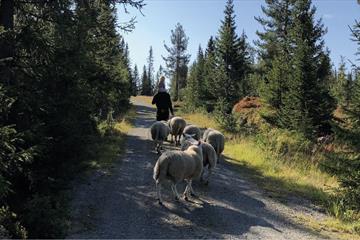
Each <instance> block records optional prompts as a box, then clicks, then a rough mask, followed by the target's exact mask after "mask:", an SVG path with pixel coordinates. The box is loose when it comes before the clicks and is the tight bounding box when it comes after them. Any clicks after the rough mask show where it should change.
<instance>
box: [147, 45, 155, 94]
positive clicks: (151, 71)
mask: <svg viewBox="0 0 360 240" xmlns="http://www.w3.org/2000/svg"><path fill="white" fill-rule="evenodd" d="M147 62H148V66H147V74H148V76H147V81H148V82H149V83H148V84H149V85H150V90H148V91H149V92H148V94H147V95H152V94H153V89H154V85H155V81H154V56H153V49H152V46H150V49H149V56H148V58H147Z"/></svg>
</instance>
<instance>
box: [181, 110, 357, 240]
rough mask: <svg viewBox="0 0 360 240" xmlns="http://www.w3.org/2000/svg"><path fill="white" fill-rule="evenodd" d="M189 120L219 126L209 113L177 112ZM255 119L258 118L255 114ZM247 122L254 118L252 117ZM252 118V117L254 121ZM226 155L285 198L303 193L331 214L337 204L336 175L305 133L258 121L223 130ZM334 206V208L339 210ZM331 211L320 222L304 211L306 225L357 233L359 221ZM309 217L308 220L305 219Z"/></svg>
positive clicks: (274, 194)
mask: <svg viewBox="0 0 360 240" xmlns="http://www.w3.org/2000/svg"><path fill="white" fill-rule="evenodd" d="M181 116H182V117H184V118H185V119H186V120H187V121H188V122H191V123H193V124H196V125H198V126H199V127H202V128H205V127H211V128H215V129H220V127H219V125H218V124H217V122H216V121H215V120H214V118H213V117H212V116H211V114H208V113H202V112H201V111H200V112H196V113H181ZM254 121H260V120H259V119H257V120H256V119H255V120H254ZM250 124H254V123H253V122H251V123H250ZM255 124H256V123H255ZM220 130H222V131H223V132H224V133H225V137H226V139H227V141H226V144H225V150H224V153H223V154H224V157H225V159H226V160H227V161H228V162H230V163H232V164H234V165H236V166H237V169H238V171H240V172H241V174H243V175H246V176H247V177H248V178H250V179H253V180H255V182H256V183H257V184H258V185H259V186H261V188H263V189H265V190H266V191H267V192H268V193H269V194H270V195H271V196H272V197H274V198H278V199H281V200H282V201H283V200H286V197H287V196H289V195H294V196H301V197H304V198H306V199H309V200H311V201H312V202H314V203H317V204H319V205H321V206H322V207H323V208H324V209H325V211H326V212H328V213H329V215H331V216H335V217H336V210H337V209H338V210H339V211H341V210H340V209H339V208H341V203H339V202H338V200H337V198H336V197H334V196H336V194H337V192H336V189H338V187H339V184H338V179H337V178H336V177H335V176H332V175H330V174H328V173H326V172H324V171H322V170H321V169H320V168H319V164H320V163H321V162H322V161H324V160H325V156H324V154H323V153H322V152H315V154H314V152H313V150H314V144H313V143H311V142H309V141H307V140H306V139H305V138H304V137H303V136H301V135H299V134H297V133H295V132H291V131H288V130H283V129H279V128H276V127H273V126H270V125H266V124H265V121H263V120H261V123H260V124H259V123H257V129H256V131H255V132H256V133H255V132H250V134H248V133H249V132H248V133H246V134H241V133H240V135H239V134H238V133H237V134H234V133H231V132H226V131H224V130H223V129H220ZM339 211H338V212H339ZM331 216H329V217H328V218H327V219H326V220H324V221H323V222H318V221H316V220H314V219H310V218H309V217H308V216H302V218H301V219H302V222H303V224H304V225H307V226H309V227H312V228H313V229H315V230H318V229H322V230H327V231H333V232H338V234H337V235H336V237H340V238H343V239H347V238H348V237H349V236H354V237H353V239H359V236H355V235H354V233H355V234H356V233H357V234H359V233H360V222H359V221H358V220H357V219H353V221H344V218H341V219H342V220H341V219H339V218H333V217H331ZM306 218H307V220H306Z"/></svg>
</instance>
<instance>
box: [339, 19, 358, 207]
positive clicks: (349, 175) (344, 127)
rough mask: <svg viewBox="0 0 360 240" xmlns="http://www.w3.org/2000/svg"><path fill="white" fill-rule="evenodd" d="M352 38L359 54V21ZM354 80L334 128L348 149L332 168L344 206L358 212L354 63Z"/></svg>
mask: <svg viewBox="0 0 360 240" xmlns="http://www.w3.org/2000/svg"><path fill="white" fill-rule="evenodd" d="M351 31H352V40H353V41H355V42H356V43H357V45H358V51H357V53H356V54H357V55H359V54H360V22H358V21H355V24H354V26H353V27H352V28H351ZM353 67H354V71H355V81H354V83H353V84H354V85H353V88H352V90H353V91H352V95H351V100H350V102H349V104H348V106H345V107H344V112H345V114H346V115H347V116H348V117H347V118H346V119H345V123H338V124H337V125H336V128H335V130H336V131H335V133H336V138H337V139H338V140H339V141H341V143H342V144H344V143H345V144H346V146H347V147H348V149H347V150H346V151H345V152H343V153H340V154H338V156H337V158H338V159H337V161H336V163H338V164H336V165H335V166H332V167H333V170H335V171H336V172H337V173H338V174H339V175H340V183H341V187H342V192H343V193H344V195H343V199H342V200H343V202H344V207H346V209H349V210H351V211H355V212H356V213H359V212H360V205H359V202H360V156H359V152H360V141H359V139H360V74H359V73H358V71H359V70H360V67H359V66H356V65H354V66H353Z"/></svg>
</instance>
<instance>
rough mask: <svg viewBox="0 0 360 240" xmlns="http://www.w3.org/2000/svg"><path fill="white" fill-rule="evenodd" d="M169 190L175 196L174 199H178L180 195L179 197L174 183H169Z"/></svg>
mask: <svg viewBox="0 0 360 240" xmlns="http://www.w3.org/2000/svg"><path fill="white" fill-rule="evenodd" d="M171 190H172V191H173V193H174V196H175V200H176V201H179V199H180V197H179V193H178V191H177V189H176V184H171Z"/></svg>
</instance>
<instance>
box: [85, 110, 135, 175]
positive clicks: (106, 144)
mask: <svg viewBox="0 0 360 240" xmlns="http://www.w3.org/2000/svg"><path fill="white" fill-rule="evenodd" d="M135 117H136V111H135V109H134V108H130V109H129V110H128V111H127V112H126V114H124V116H122V117H119V118H118V119H116V120H115V123H114V127H113V129H112V130H111V131H107V130H106V129H107V124H106V122H105V121H104V122H101V123H100V124H99V125H98V129H99V132H100V135H99V136H94V137H93V139H91V144H90V145H89V147H88V150H87V153H86V154H87V155H88V156H87V157H88V159H89V160H88V161H86V163H87V166H89V167H90V168H109V167H111V166H112V165H113V163H114V161H116V160H117V159H119V157H120V156H121V154H122V153H124V151H125V149H124V148H125V140H126V134H127V133H128V132H129V130H130V129H131V128H132V127H133V121H134V119H135Z"/></svg>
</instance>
